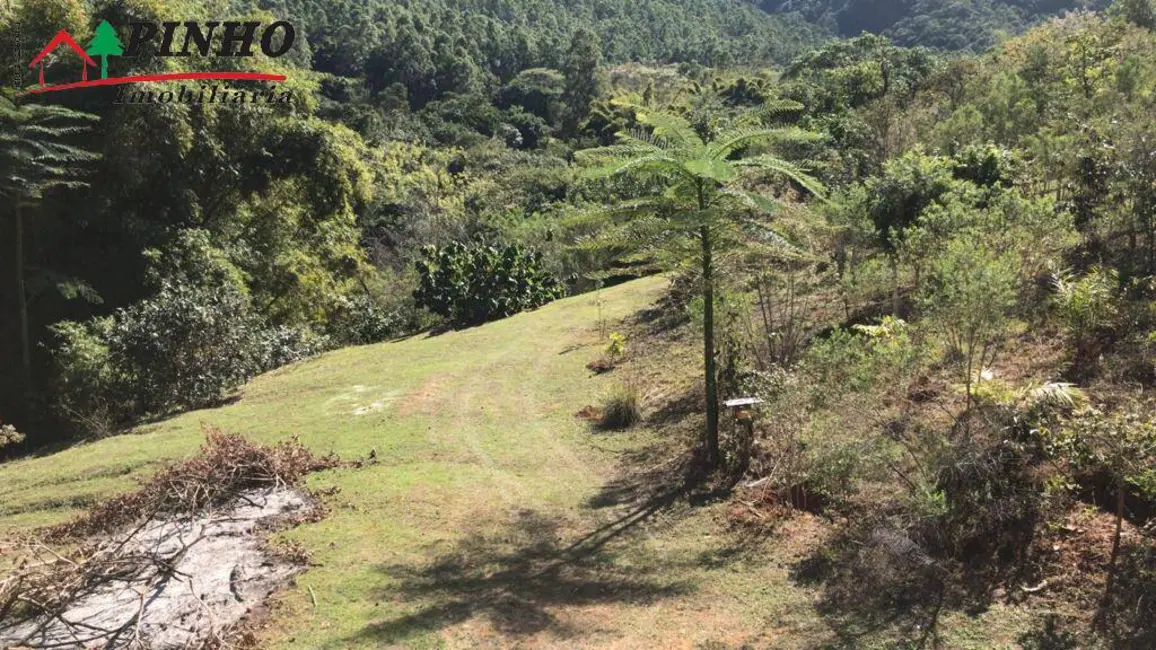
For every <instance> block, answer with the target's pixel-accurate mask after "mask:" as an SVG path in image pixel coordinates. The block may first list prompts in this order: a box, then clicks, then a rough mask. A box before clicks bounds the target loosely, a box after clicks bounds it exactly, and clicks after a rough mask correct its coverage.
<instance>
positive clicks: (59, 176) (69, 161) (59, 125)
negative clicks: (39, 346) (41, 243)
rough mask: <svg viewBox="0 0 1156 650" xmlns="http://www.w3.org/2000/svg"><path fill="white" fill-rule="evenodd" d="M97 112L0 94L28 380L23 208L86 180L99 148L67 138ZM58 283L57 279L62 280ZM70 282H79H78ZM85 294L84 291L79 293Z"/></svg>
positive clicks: (0, 170)
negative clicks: (88, 164)
mask: <svg viewBox="0 0 1156 650" xmlns="http://www.w3.org/2000/svg"><path fill="white" fill-rule="evenodd" d="M96 119H97V118H96V117H95V116H93V115H88V114H87V113H78V112H76V111H72V110H69V109H67V108H63V107H60V106H52V105H42V104H28V105H24V106H16V105H14V104H12V103H11V102H9V101H8V100H6V99H4V98H0V196H2V197H3V198H4V203H5V204H6V205H7V206H9V207H10V210H11V213H10V216H11V218H12V220H13V224H14V231H15V236H14V237H13V241H14V248H15V251H14V253H15V255H14V257H15V260H16V263H15V274H16V298H17V307H18V310H19V314H20V344H21V360H22V363H23V367H24V375H25V380H26V381H27V379H28V375H29V372H30V369H31V365H32V358H31V342H30V340H29V331H28V294H27V287H26V283H25V278H24V272H25V269H24V214H23V210H24V209H26V208H28V207H30V206H32V205H34V204H35V202H37V201H38V200H39V199H40V198H41V197H43V195H44V193H45V192H46V191H48V190H50V189H58V188H67V187H79V186H82V185H84V181H83V179H82V178H81V171H82V169H83V165H84V163H86V162H88V161H91V160H93V159H95V158H96V154H93V153H92V152H89V151H87V150H85V149H83V148H81V147H77V146H75V145H73V144H71V143H70V142H69V140H70V138H72V137H73V136H76V135H78V134H80V133H82V132H84V131H85V130H86V129H87V128H88V127H89V126H90V125H91V124H92V122H94V121H95V120H96ZM58 286H59V285H58ZM67 286H72V287H75V286H80V285H77V284H76V283H75V282H72V283H67ZM78 295H82V294H78Z"/></svg>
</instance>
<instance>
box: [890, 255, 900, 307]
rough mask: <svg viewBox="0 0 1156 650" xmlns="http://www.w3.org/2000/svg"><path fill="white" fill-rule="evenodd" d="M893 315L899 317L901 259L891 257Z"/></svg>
mask: <svg viewBox="0 0 1156 650" xmlns="http://www.w3.org/2000/svg"><path fill="white" fill-rule="evenodd" d="M891 315H892V316H894V317H896V318H899V260H897V259H895V258H894V257H892V258H891Z"/></svg>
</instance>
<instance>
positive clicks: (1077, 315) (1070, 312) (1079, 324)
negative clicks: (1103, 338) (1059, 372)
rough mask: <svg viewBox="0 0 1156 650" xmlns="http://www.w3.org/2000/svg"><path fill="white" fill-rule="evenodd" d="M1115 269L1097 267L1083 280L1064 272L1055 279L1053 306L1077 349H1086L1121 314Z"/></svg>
mask: <svg viewBox="0 0 1156 650" xmlns="http://www.w3.org/2000/svg"><path fill="white" fill-rule="evenodd" d="M1119 285H1120V277H1119V274H1118V273H1117V272H1116V270H1115V269H1107V268H1104V267H1100V266H1096V267H1093V268H1092V269H1091V270H1090V271H1088V273H1087V274H1086V275H1084V276H1083V277H1082V278H1076V277H1073V276H1072V274H1071V273H1068V272H1060V273H1057V274H1055V276H1053V278H1052V286H1053V287H1054V288H1055V295H1054V296H1053V297H1052V305H1053V306H1054V308H1055V310H1056V314H1057V315H1058V316H1059V318H1060V321H1061V322H1062V323H1063V324H1064V328H1065V329H1066V330H1067V331H1068V334H1069V335H1070V336H1071V337H1072V338H1073V339H1074V341H1075V342H1076V345H1077V346H1081V347H1082V346H1085V345H1087V344H1088V343H1089V342H1091V341H1092V340H1093V339H1095V338H1096V337H1097V336H1098V335H1099V334H1100V333H1101V332H1103V330H1105V329H1107V328H1108V327H1110V326H1111V324H1112V323H1113V322H1114V321H1115V319H1116V317H1117V315H1118V314H1119V304H1118V300H1117V298H1116V290H1117V288H1119Z"/></svg>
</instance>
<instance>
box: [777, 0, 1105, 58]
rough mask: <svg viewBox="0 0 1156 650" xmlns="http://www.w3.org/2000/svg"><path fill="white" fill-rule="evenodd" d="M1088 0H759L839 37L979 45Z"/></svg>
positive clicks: (1086, 6) (1095, 6)
mask: <svg viewBox="0 0 1156 650" xmlns="http://www.w3.org/2000/svg"><path fill="white" fill-rule="evenodd" d="M1108 4H1109V3H1107V2H1097V1H1088V0H1042V1H1037V0H1026V1H1021V0H1011V1H1002V0H902V1H897V2H892V1H890V0H762V1H761V2H760V3H759V6H760V7H762V8H763V9H765V10H766V11H769V12H773V13H780V14H784V13H798V14H800V15H802V16H804V17H805V18H806V19H807V20H808V21H810V22H812V23H815V24H817V25H821V26H822V27H824V28H825V29H827V30H829V31H830V32H831V33H835V34H838V35H840V36H845V37H853V36H858V35H860V34H861V33H863V32H870V33H873V34H881V35H884V36H887V37H889V38H891V39H892V40H894V41H895V42H896V43H897V44H899V45H906V46H917V45H922V46H924V47H931V48H936V49H943V50H976V51H978V50H982V49H984V48H986V47H989V46H991V45H993V44H994V43H996V42H997V41H998V40H1000V39H1003V38H1008V37H1010V36H1014V35H1015V34H1017V33H1019V32H1021V31H1023V30H1024V29H1026V28H1028V27H1030V26H1032V25H1034V24H1036V23H1038V22H1040V21H1041V20H1042V19H1045V18H1049V17H1052V16H1057V15H1062V14H1064V13H1066V12H1073V11H1087V10H1099V9H1105V8H1107V6H1108Z"/></svg>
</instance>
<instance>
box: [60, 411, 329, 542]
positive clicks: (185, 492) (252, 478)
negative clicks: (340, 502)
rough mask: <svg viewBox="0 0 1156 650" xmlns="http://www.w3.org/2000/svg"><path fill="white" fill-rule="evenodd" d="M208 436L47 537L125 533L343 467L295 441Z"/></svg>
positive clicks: (210, 431)
mask: <svg viewBox="0 0 1156 650" xmlns="http://www.w3.org/2000/svg"><path fill="white" fill-rule="evenodd" d="M205 435H206V441H205V444H204V445H203V446H202V447H201V451H200V453H199V454H197V455H196V456H193V457H192V458H189V459H186V460H184V461H181V462H179V463H176V464H174V465H172V466H170V467H168V468H167V469H164V470H162V471H160V472H159V473H157V474H156V475H155V476H153V478H152V479H150V480H149V481H148V482H146V483H145V484H144V485H142V486H141V488H140V489H139V490H137V491H135V492H131V493H128V494H123V495H121V496H118V497H115V498H112V499H109V500H108V501H104V502H102V503H99V504H97V505H96V506H94V507H93V508H91V509H90V510H89V511H88V512H87V513H85V514H84V515H81V516H80V517H78V518H77V519H74V520H72V521H69V522H66V523H64V524H60V525H58V526H54V527H52V528H49V529H48V530H47V531H45V539H46V540H48V541H52V542H64V541H69V540H75V539H81V538H84V537H89V536H91V535H95V534H100V533H109V532H112V531H117V530H123V529H124V528H126V527H128V526H132V525H133V524H136V523H139V522H141V521H144V520H147V519H150V518H152V517H155V516H157V515H159V514H166V513H171V514H180V513H196V512H201V511H203V510H205V509H206V508H212V507H215V506H220V505H222V504H224V503H227V502H229V501H231V500H232V499H234V498H236V497H237V495H238V494H241V493H242V492H244V491H246V490H251V489H254V488H263V487H294V486H297V485H299V484H300V483H301V480H302V479H303V477H304V476H305V475H306V474H309V473H310V472H316V471H319V470H322V469H330V468H333V467H337V466H339V465H340V464H341V461H340V460H339V459H338V458H337V457H336V456H334V455H328V456H323V457H317V456H315V455H314V454H313V452H311V451H309V450H308V449H306V448H305V447H304V446H302V445H301V443H300V442H299V441H298V439H297V438H296V437H294V438H293V439H292V440H287V441H283V442H280V443H277V444H276V445H274V446H272V447H270V446H265V445H258V444H254V443H251V442H249V441H247V440H245V439H244V438H242V437H241V436H239V435H236V434H229V433H225V432H223V431H221V430H219V429H216V428H209V429H207V430H206V432H205Z"/></svg>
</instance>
